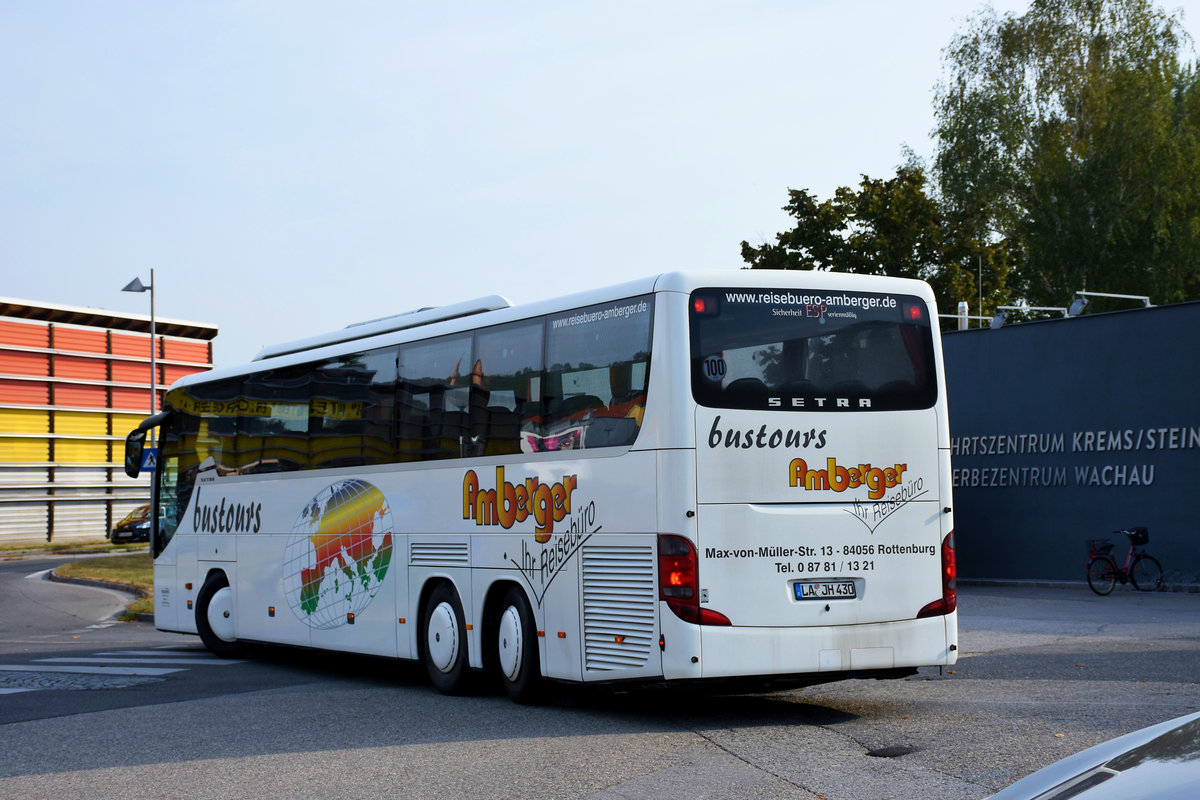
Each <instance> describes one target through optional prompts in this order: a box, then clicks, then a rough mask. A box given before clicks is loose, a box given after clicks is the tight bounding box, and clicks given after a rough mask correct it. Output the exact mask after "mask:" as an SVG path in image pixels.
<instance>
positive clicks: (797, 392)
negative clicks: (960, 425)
mask: <svg viewBox="0 0 1200 800" xmlns="http://www.w3.org/2000/svg"><path fill="white" fill-rule="evenodd" d="M690 319H691V359H692V394H693V396H694V397H695V398H696V402H698V403H700V404H701V405H703V406H709V407H714V408H747V409H765V410H777V411H896V410H903V409H917V408H929V407H931V406H932V405H933V404H934V401H936V400H937V376H936V375H935V373H934V366H933V365H934V358H933V336H932V333H931V330H930V320H929V307H928V306H927V305H926V304H925V302H924V301H923V300H921V299H920V298H917V297H912V296H908V295H893V294H877V293H868V292H848V291H841V290H838V291H832V292H820V291H813V292H807V291H803V290H801V291H797V290H777V291H771V290H768V291H762V290H743V289H702V290H699V291H696V292H693V293H692V296H691V303H690Z"/></svg>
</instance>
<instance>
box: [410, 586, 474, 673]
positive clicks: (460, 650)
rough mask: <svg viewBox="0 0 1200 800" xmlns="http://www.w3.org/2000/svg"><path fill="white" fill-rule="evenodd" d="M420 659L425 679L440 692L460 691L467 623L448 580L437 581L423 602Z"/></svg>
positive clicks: (465, 665) (465, 666)
mask: <svg viewBox="0 0 1200 800" xmlns="http://www.w3.org/2000/svg"><path fill="white" fill-rule="evenodd" d="M421 660H422V661H424V662H425V671H426V672H428V673H429V680H430V681H431V682H432V683H433V685H434V687H435V688H436V689H437V690H438V691H439V692H441V693H442V694H461V693H462V692H463V691H464V690H465V689H466V688H467V677H468V672H469V669H470V666H469V663H468V659H467V625H466V621H465V619H464V617H463V610H462V602H461V601H460V600H459V599H458V593H457V592H455V591H454V587H453V586H451V585H450V584H449V583H439V584H438V585H437V586H435V587H434V588H433V591H432V592H430V593H429V599H428V600H426V601H425V611H424V614H423V615H422V617H421Z"/></svg>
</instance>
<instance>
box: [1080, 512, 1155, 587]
mask: <svg viewBox="0 0 1200 800" xmlns="http://www.w3.org/2000/svg"><path fill="white" fill-rule="evenodd" d="M1113 533H1123V534H1125V535H1126V536H1127V537H1129V552H1128V553H1127V554H1126V556H1125V565H1124V566H1121V567H1118V566H1117V562H1115V561H1114V560H1113V558H1112V549H1113V543H1112V542H1110V541H1109V540H1108V539H1088V543H1087V545H1088V558H1089V560H1088V565H1087V571H1088V575H1087V581H1088V586H1090V587H1091V588H1092V591H1093V592H1095V593H1096V594H1098V595H1106V594H1109V593H1110V592H1112V590H1113V587H1114V586H1116V585H1117V581H1120V582H1121V583H1125V582H1126V581H1128V582H1129V583H1132V584H1133V588H1135V589H1137V590H1138V591H1139V592H1156V591H1158V590H1159V589H1161V588H1162V582H1163V569H1162V564H1159V563H1158V559H1156V558H1155V557H1154V556H1148V555H1146V550H1145V544H1146V543H1147V542H1149V541H1150V532H1149V531H1148V530H1147V529H1146V528H1124V529H1122V530H1118V531H1113Z"/></svg>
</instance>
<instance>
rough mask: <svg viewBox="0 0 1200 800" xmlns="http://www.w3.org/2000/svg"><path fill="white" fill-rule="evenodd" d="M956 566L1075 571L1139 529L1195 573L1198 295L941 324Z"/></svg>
mask: <svg viewBox="0 0 1200 800" xmlns="http://www.w3.org/2000/svg"><path fill="white" fill-rule="evenodd" d="M942 343H943V348H944V350H945V358H946V383H947V385H948V389H947V392H948V394H949V404H950V436H951V439H952V442H953V451H952V460H953V467H954V478H955V480H954V484H955V489H954V505H955V509H954V523H955V529H956V531H955V532H956V541H957V544H958V552H959V562H958V563H959V574H960V576H961V577H962V578H964V579H968V580H969V579H971V578H1005V579H1011V578H1019V579H1030V578H1033V579H1050V580H1083V579H1084V578H1085V571H1084V565H1085V564H1086V561H1087V552H1086V547H1085V541H1086V540H1087V539H1091V538H1098V537H1107V538H1109V539H1112V540H1113V542H1114V543H1115V544H1116V545H1117V550H1119V551H1120V553H1121V554H1122V557H1123V555H1124V553H1125V551H1126V550H1127V549H1128V540H1127V539H1125V538H1124V537H1123V536H1121V537H1116V536H1113V535H1112V531H1113V530H1115V529H1117V528H1123V527H1129V526H1134V525H1144V526H1147V527H1148V528H1149V529H1150V543H1149V545H1148V546H1147V548H1146V549H1147V552H1148V553H1150V554H1151V555H1153V556H1155V557H1156V558H1158V560H1159V561H1161V562H1162V565H1163V568H1164V570H1165V571H1166V577H1167V580H1168V581H1173V582H1183V583H1196V582H1198V581H1200V527H1198V526H1197V521H1196V520H1197V510H1200V357H1198V356H1197V348H1198V347H1200V303H1182V304H1178V305H1171V306H1161V307H1157V308H1149V309H1139V310H1135V311H1123V312H1118V313H1112V314H1097V315H1094V316H1084V317H1078V318H1074V319H1059V320H1048V321H1045V322H1035V323H1026V324H1022V325H1008V326H1005V327H1003V328H1000V329H998V330H991V329H981V330H972V331H959V332H954V333H949V334H946V335H945V336H944V337H943V339H942Z"/></svg>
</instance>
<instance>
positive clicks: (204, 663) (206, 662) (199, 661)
mask: <svg viewBox="0 0 1200 800" xmlns="http://www.w3.org/2000/svg"><path fill="white" fill-rule="evenodd" d="M37 663H38V664H183V665H184V666H189V667H224V666H228V665H229V664H244V663H246V662H245V661H235V660H229V659H203V658H39V659H38V660H37ZM0 669H3V667H0Z"/></svg>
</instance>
